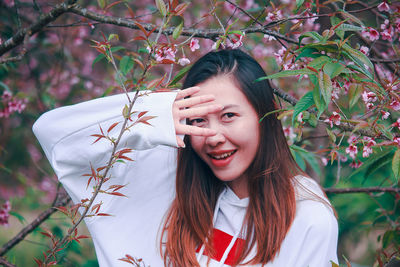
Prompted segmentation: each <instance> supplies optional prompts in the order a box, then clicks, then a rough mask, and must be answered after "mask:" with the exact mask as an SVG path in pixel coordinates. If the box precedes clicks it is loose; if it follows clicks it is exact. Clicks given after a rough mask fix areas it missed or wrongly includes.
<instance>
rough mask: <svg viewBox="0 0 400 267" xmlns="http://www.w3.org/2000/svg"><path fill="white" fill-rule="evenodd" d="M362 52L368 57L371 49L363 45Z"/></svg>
mask: <svg viewBox="0 0 400 267" xmlns="http://www.w3.org/2000/svg"><path fill="white" fill-rule="evenodd" d="M360 52H361V53H363V54H364V55H368V53H369V48H368V47H366V46H363V45H362V46H361V47H360Z"/></svg>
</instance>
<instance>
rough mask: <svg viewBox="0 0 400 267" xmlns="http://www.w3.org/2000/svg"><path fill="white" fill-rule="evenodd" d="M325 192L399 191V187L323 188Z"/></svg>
mask: <svg viewBox="0 0 400 267" xmlns="http://www.w3.org/2000/svg"><path fill="white" fill-rule="evenodd" d="M324 191H325V193H329V194H349V193H382V192H386V193H400V188H396V187H379V186H375V187H353V188H324Z"/></svg>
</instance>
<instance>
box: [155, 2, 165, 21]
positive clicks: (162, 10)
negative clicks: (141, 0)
mask: <svg viewBox="0 0 400 267" xmlns="http://www.w3.org/2000/svg"><path fill="white" fill-rule="evenodd" d="M156 6H157V9H158V11H160V13H161V15H162V16H163V17H165V16H166V15H167V7H166V6H165V3H164V1H163V0H156Z"/></svg>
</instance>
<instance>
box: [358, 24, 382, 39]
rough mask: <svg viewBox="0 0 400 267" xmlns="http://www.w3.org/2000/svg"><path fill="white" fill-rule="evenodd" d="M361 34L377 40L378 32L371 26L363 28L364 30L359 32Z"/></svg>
mask: <svg viewBox="0 0 400 267" xmlns="http://www.w3.org/2000/svg"><path fill="white" fill-rule="evenodd" d="M361 35H362V36H363V37H364V38H369V39H370V40H371V41H376V40H379V32H378V31H377V30H375V29H374V28H371V27H367V28H366V29H364V31H362V32H361Z"/></svg>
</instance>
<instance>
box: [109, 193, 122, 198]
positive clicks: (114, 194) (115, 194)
mask: <svg viewBox="0 0 400 267" xmlns="http://www.w3.org/2000/svg"><path fill="white" fill-rule="evenodd" d="M108 194H110V195H113V196H119V197H126V195H124V194H122V193H120V192H112V193H108Z"/></svg>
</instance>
